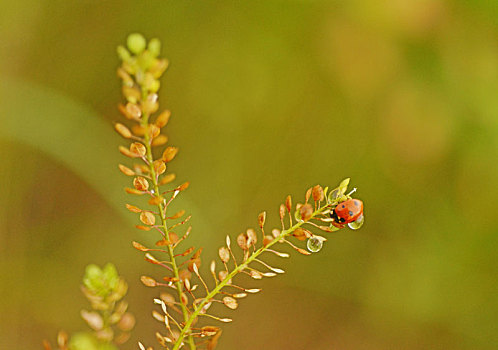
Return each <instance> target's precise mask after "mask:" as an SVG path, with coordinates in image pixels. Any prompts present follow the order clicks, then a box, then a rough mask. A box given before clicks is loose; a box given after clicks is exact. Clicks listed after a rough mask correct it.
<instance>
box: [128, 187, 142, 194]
mask: <svg viewBox="0 0 498 350" xmlns="http://www.w3.org/2000/svg"><path fill="white" fill-rule="evenodd" d="M125 191H126V193H129V194H144V192H143V191H139V190H136V189H134V188H128V187H127V188H125Z"/></svg>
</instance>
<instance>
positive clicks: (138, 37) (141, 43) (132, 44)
mask: <svg viewBox="0 0 498 350" xmlns="http://www.w3.org/2000/svg"><path fill="white" fill-rule="evenodd" d="M126 44H127V45H128V49H130V51H131V52H132V53H134V54H136V55H138V54H140V53H141V52H142V51H143V50H145V46H146V45H147V42H146V41H145V38H144V36H143V35H142V34H139V33H133V34H130V35H128V39H127V40H126Z"/></svg>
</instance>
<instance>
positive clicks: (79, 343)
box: [69, 333, 99, 350]
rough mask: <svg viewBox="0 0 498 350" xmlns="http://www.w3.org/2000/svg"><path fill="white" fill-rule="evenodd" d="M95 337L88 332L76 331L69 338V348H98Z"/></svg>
mask: <svg viewBox="0 0 498 350" xmlns="http://www.w3.org/2000/svg"><path fill="white" fill-rule="evenodd" d="M97 346H98V345H97V339H95V337H94V336H93V335H91V334H89V333H76V334H74V335H73V336H72V337H71V340H69V349H70V350H99V348H98V347H97Z"/></svg>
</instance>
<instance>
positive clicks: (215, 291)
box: [172, 208, 324, 350]
mask: <svg viewBox="0 0 498 350" xmlns="http://www.w3.org/2000/svg"><path fill="white" fill-rule="evenodd" d="M322 211H324V208H320V209H318V210H316V211H315V212H314V213H313V215H312V217H311V219H312V218H314V217H315V216H316V215H318V214H321V212H322ZM311 219H310V220H311ZM305 223H306V222H304V221H299V222H297V223H296V224H294V225H293V226H291V227H289V228H288V229H287V230H283V231H282V232H281V233H280V235H278V236H277V237H276V238H275V239H274V240H272V241H271V242H270V243H268V244H267V245H266V246H262V247H260V248H259V249H258V250H256V251H255V252H254V253H253V254H251V256H249V258H248V259H247V260H246V261H244V262H243V263H242V264H240V265H237V266H236V267H235V268H234V269H233V271H232V272H230V273H229V274H228V275H227V276H226V277H225V278H224V279H223V280H222V281H220V283H218V284H217V285H216V287H215V288H214V289H213V290H212V291H211V292H209V293H208V294H207V295H206V296H205V297H204V298H203V300H202V302H201V303H200V304H199V305H198V306H197V307H196V308H195V310H194V311H193V312H192V313H191V314H190V317H189V319H188V320H187V321H186V323H185V326H184V327H183V329H182V331H181V333H180V336H179V337H178V339H177V341H176V343H175V346H174V347H173V349H172V350H178V349H179V348H180V346H181V343H182V340H183V339H184V338H185V336H187V335H186V333H187V332H188V331H189V329H190V326H191V325H192V323H193V322H194V320H195V319H196V317H197V316H199V314H200V312H201V310H202V308H203V307H204V306H205V305H206V304H207V303H209V301H210V300H211V299H213V298H214V297H215V296H216V294H218V293H219V292H220V291H221V289H222V288H223V287H225V286H226V285H227V284H228V282H229V281H230V280H231V279H232V278H233V277H234V276H235V275H237V274H238V273H239V272H241V271H242V270H244V269H245V268H247V267H248V265H249V264H250V263H251V262H253V261H254V260H255V259H256V258H257V257H258V256H259V255H261V253H264V252H265V251H266V250H267V249H269V248H270V247H271V246H273V245H274V244H276V243H278V242H279V241H280V240H281V239H283V238H286V237H287V236H289V235H290V234H291V233H292V232H294V231H295V230H296V229H297V228H298V227H300V226H302V225H303V224H305Z"/></svg>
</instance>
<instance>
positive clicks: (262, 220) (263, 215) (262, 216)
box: [258, 211, 266, 229]
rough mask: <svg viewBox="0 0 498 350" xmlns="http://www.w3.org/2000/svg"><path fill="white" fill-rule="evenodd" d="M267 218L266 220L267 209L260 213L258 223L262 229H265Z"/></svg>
mask: <svg viewBox="0 0 498 350" xmlns="http://www.w3.org/2000/svg"><path fill="white" fill-rule="evenodd" d="M265 220H266V211H264V212H262V213H260V214H259V215H258V224H259V227H260V228H261V229H263V226H264V225H265Z"/></svg>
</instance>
